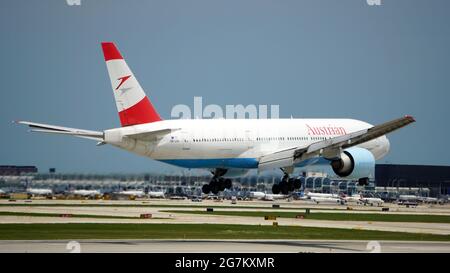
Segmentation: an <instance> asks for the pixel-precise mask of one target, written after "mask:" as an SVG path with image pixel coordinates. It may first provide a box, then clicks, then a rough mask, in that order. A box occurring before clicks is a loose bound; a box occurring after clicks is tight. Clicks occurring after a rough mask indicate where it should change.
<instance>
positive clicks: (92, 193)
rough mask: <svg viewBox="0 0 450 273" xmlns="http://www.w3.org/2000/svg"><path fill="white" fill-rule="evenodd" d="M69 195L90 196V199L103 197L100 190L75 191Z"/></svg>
mask: <svg viewBox="0 0 450 273" xmlns="http://www.w3.org/2000/svg"><path fill="white" fill-rule="evenodd" d="M69 193H71V194H73V195H79V196H90V197H93V196H98V195H102V194H101V193H100V191H98V190H73V191H70V192H69Z"/></svg>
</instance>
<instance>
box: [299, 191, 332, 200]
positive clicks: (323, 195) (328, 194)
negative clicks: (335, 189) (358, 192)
mask: <svg viewBox="0 0 450 273" xmlns="http://www.w3.org/2000/svg"><path fill="white" fill-rule="evenodd" d="M305 195H306V197H308V198H309V199H311V198H313V197H320V198H339V195H337V194H331V193H318V192H308V193H306V194H305Z"/></svg>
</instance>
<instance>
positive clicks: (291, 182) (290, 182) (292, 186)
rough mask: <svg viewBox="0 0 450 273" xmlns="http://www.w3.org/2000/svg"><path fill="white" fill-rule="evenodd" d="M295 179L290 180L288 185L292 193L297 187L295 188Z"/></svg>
mask: <svg viewBox="0 0 450 273" xmlns="http://www.w3.org/2000/svg"><path fill="white" fill-rule="evenodd" d="M294 180H295V179H294V178H290V179H289V180H288V183H287V185H288V187H287V188H288V191H289V192H291V191H294V190H295V187H294Z"/></svg>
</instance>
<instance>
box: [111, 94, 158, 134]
mask: <svg viewBox="0 0 450 273" xmlns="http://www.w3.org/2000/svg"><path fill="white" fill-rule="evenodd" d="M119 118H120V123H121V124H122V127H124V126H130V125H137V124H144V123H150V122H155V121H160V120H161V117H160V116H159V115H158V113H157V112H156V110H155V108H154V107H153V105H152V103H151V102H150V100H149V99H148V98H147V97H144V98H143V99H142V100H141V101H140V102H138V103H136V104H135V105H133V106H131V107H130V108H128V109H125V110H123V111H121V112H119Z"/></svg>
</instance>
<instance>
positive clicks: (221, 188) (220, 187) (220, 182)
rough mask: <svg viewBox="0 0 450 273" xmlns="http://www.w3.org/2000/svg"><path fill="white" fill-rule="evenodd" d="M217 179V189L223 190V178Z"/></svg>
mask: <svg viewBox="0 0 450 273" xmlns="http://www.w3.org/2000/svg"><path fill="white" fill-rule="evenodd" d="M218 180H219V181H217V183H218V184H219V191H224V190H225V179H223V178H219V179H218Z"/></svg>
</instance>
